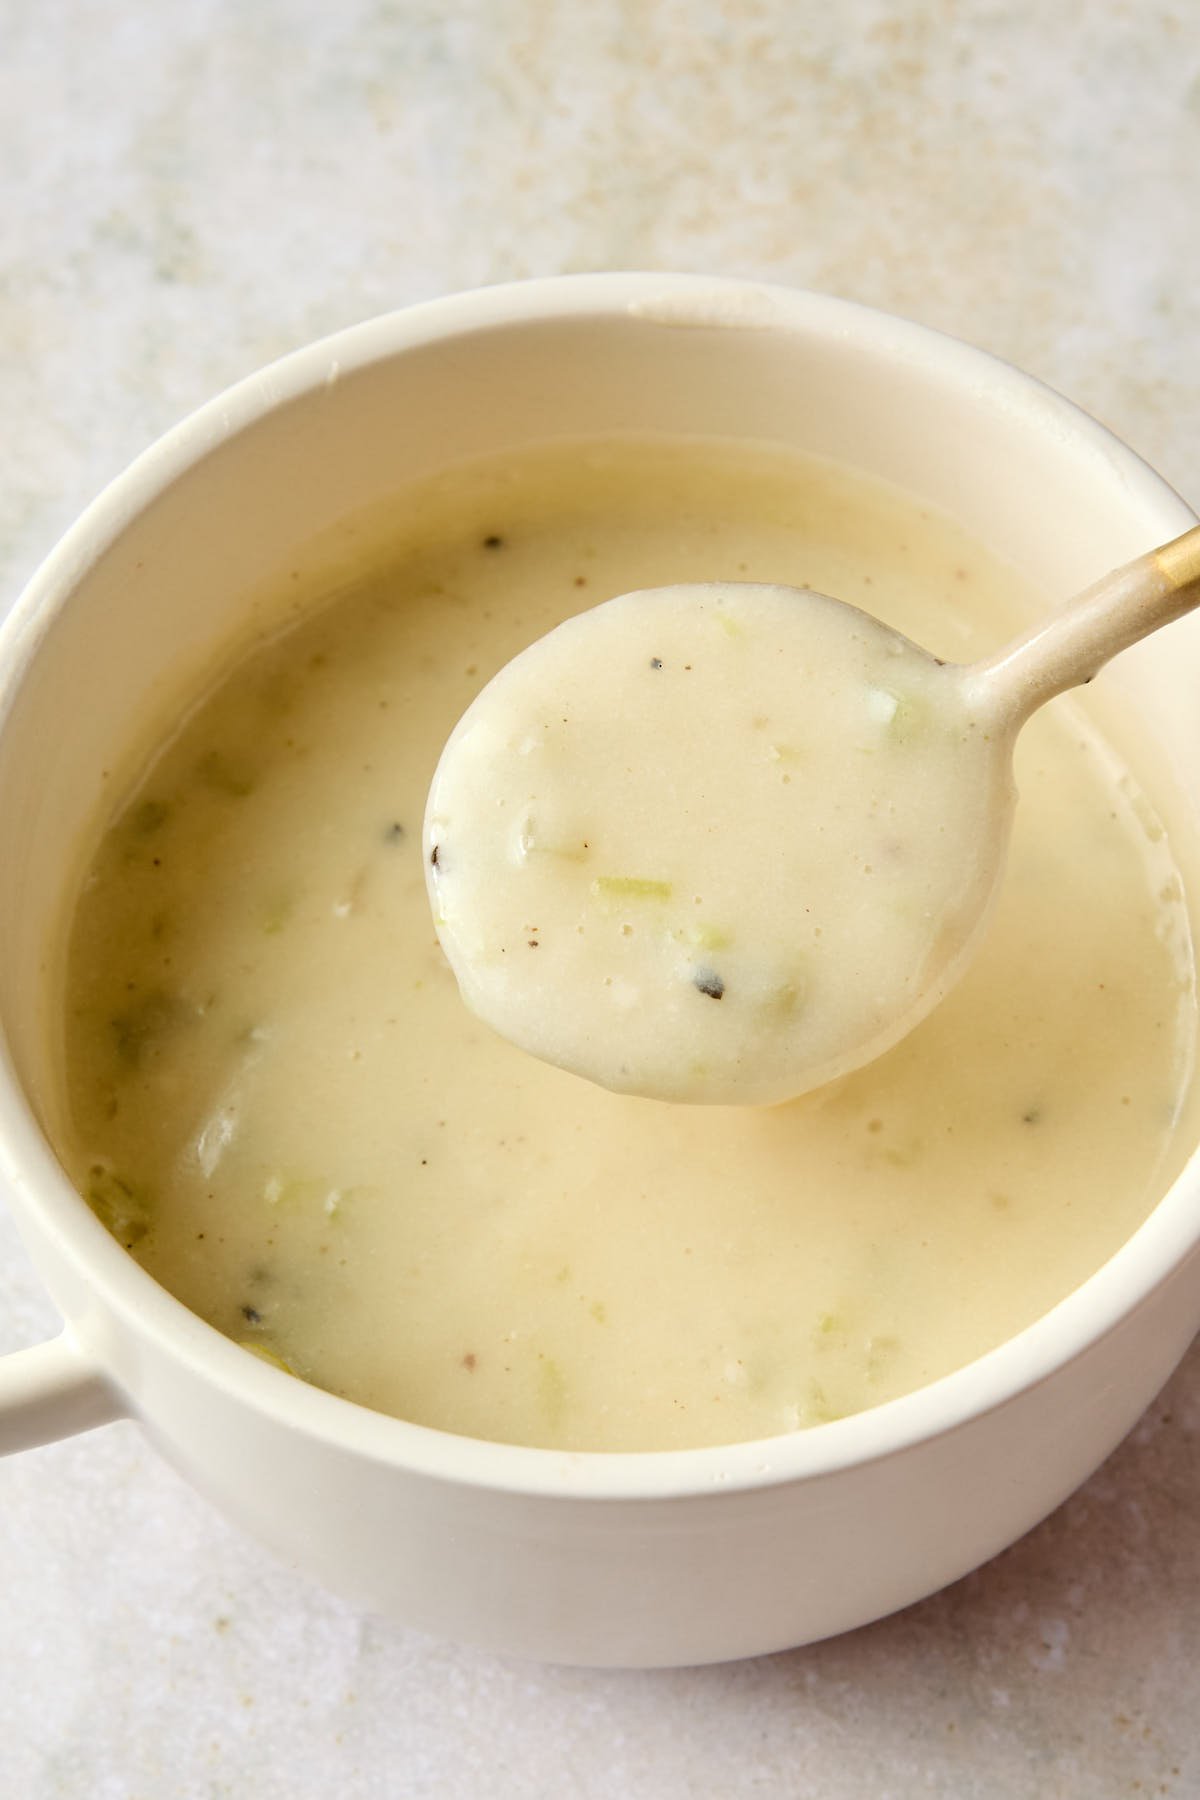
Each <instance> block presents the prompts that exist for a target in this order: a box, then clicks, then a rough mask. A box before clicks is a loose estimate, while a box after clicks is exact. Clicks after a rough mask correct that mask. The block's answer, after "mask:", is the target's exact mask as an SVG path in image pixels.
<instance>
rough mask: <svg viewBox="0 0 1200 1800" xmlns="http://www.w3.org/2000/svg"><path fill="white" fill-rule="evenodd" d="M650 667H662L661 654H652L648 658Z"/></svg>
mask: <svg viewBox="0 0 1200 1800" xmlns="http://www.w3.org/2000/svg"><path fill="white" fill-rule="evenodd" d="M650 667H651V668H652V669H661V668H662V657H661V656H652V657H651V658H650Z"/></svg>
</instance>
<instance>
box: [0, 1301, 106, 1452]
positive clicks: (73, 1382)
mask: <svg viewBox="0 0 1200 1800" xmlns="http://www.w3.org/2000/svg"><path fill="white" fill-rule="evenodd" d="M125 1411H126V1409H125V1408H124V1407H123V1406H122V1405H121V1401H120V1398H119V1396H118V1394H117V1391H116V1389H115V1388H114V1387H113V1385H112V1384H111V1382H110V1381H109V1379H108V1377H107V1376H106V1375H104V1374H103V1373H102V1371H101V1370H100V1369H99V1368H98V1367H97V1365H96V1364H95V1363H94V1362H92V1361H91V1359H90V1358H89V1357H88V1356H87V1355H86V1354H85V1353H84V1351H82V1350H81V1349H80V1348H79V1345H78V1344H77V1343H76V1341H75V1338H74V1336H73V1335H72V1333H71V1332H70V1331H63V1332H61V1333H60V1334H59V1336H58V1337H56V1338H50V1339H49V1341H48V1342H46V1343H44V1344H35V1345H34V1346H33V1348H32V1349H30V1350H14V1351H13V1352H12V1354H11V1355H9V1356H2V1357H0V1456H7V1455H8V1453H9V1452H10V1451H13V1450H32V1449H34V1447H35V1446H36V1445H38V1444H49V1443H51V1442H52V1441H53V1440H54V1439H55V1438H65V1437H73V1436H74V1434H75V1433H76V1432H77V1431H91V1430H92V1428H93V1427H94V1426H96V1425H108V1424H110V1423H111V1422H112V1421H113V1420H114V1419H120V1418H123V1417H124V1416H125Z"/></svg>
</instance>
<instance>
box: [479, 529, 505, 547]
mask: <svg viewBox="0 0 1200 1800" xmlns="http://www.w3.org/2000/svg"><path fill="white" fill-rule="evenodd" d="M483 547H484V549H485V550H502V549H503V548H504V539H503V538H502V537H501V536H500V535H499V533H498V532H495V531H490V532H489V533H488V535H487V537H485V538H484V540H483Z"/></svg>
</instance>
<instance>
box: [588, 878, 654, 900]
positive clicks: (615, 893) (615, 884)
mask: <svg viewBox="0 0 1200 1800" xmlns="http://www.w3.org/2000/svg"><path fill="white" fill-rule="evenodd" d="M592 892H593V894H595V895H597V896H598V897H599V898H601V899H604V900H669V899H670V898H671V883H670V882H669V881H651V880H649V879H648V878H647V877H646V876H644V875H597V877H596V879H595V881H593V883H592Z"/></svg>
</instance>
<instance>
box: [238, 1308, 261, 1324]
mask: <svg viewBox="0 0 1200 1800" xmlns="http://www.w3.org/2000/svg"><path fill="white" fill-rule="evenodd" d="M242 1317H243V1319H245V1321H246V1323H247V1325H261V1324H262V1314H261V1313H260V1312H259V1310H258V1308H257V1306H243V1308H242Z"/></svg>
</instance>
